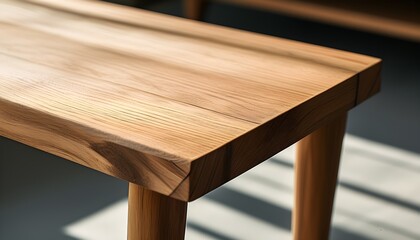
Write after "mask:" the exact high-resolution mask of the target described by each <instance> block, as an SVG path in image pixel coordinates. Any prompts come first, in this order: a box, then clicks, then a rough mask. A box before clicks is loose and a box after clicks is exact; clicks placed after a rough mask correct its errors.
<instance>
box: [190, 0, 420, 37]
mask: <svg viewBox="0 0 420 240" xmlns="http://www.w3.org/2000/svg"><path fill="white" fill-rule="evenodd" d="M193 1H197V0H190V1H188V2H186V4H190V5H191V8H192V7H193V6H194V5H195V3H193ZM207 1H208V2H211V1H216V2H226V3H232V4H238V5H244V6H251V7H256V8H260V9H265V10H268V11H274V12H279V13H282V14H287V15H291V16H297V17H301V18H305V19H310V20H316V21H321V22H325V23H328V24H336V25H340V26H345V27H351V28H356V29H362V30H365V31H370V32H375V33H380V34H384V35H389V36H392V37H398V38H404V39H408V40H412V41H417V42H418V41H420V15H419V14H418V12H419V11H420V9H419V6H420V5H419V4H418V3H416V2H413V1H411V2H410V1H398V2H397V1H363V0H357V1H351V0H349V1H334V0H294V1H290V0H207ZM187 8H188V7H187ZM195 17H196V18H200V16H195Z"/></svg>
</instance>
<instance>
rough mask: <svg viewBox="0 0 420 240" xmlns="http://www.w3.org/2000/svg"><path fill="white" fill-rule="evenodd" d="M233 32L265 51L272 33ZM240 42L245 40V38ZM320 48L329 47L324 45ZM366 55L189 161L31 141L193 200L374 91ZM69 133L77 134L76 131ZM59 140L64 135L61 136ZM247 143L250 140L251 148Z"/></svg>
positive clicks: (373, 67)
mask: <svg viewBox="0 0 420 240" xmlns="http://www.w3.org/2000/svg"><path fill="white" fill-rule="evenodd" d="M25 1H28V2H32V3H35V4H48V5H50V6H51V5H54V6H55V7H57V8H69V9H67V10H71V9H72V8H74V7H77V5H74V6H73V5H72V4H69V5H67V6H62V5H66V3H60V4H61V5H60V4H57V5H55V4H56V3H54V1H51V0H25ZM89 4H92V7H93V6H95V7H96V6H105V5H102V4H97V3H94V2H90V3H89ZM115 8H116V9H117V8H121V9H123V8H124V7H119V6H115ZM124 9H125V10H124V11H126V12H127V13H130V14H131V15H133V14H135V13H136V12H137V11H138V10H128V8H124ZM73 10H75V9H73ZM77 10H78V11H81V13H82V14H93V13H94V11H93V9H92V8H86V9H77ZM101 10H103V11H97V13H95V14H96V17H102V18H106V19H108V20H113V21H122V22H124V23H127V24H134V25H136V24H140V23H139V22H138V20H136V18H135V17H134V18H128V17H127V16H120V15H119V14H117V13H116V12H113V11H111V12H106V11H105V10H107V8H103V9H101ZM143 13H144V14H146V15H150V17H151V19H152V23H150V24H151V25H153V24H155V23H154V22H156V21H157V20H159V19H157V20H156V19H155V18H167V17H166V16H158V17H156V16H157V15H156V14H153V13H147V12H145V11H143ZM108 14H109V15H108ZM127 19H128V20H127ZM130 19H132V20H131V22H130V21H129V20H130ZM127 21H128V22H127ZM176 21H180V22H183V24H186V25H191V26H196V25H198V26H199V25H203V23H199V22H188V21H186V20H183V19H176ZM141 24H142V25H143V26H144V24H146V25H147V24H149V23H141ZM204 25H206V26H209V27H211V28H214V29H215V30H220V31H221V33H215V35H213V36H206V38H212V39H215V40H218V38H219V37H220V35H223V34H225V33H226V32H230V31H231V30H229V29H228V28H225V27H219V26H211V25H208V24H204ZM171 27H172V26H162V28H164V29H163V30H166V31H171ZM188 30H189V29H185V30H183V31H184V32H185V34H188V35H194V36H195V37H197V36H198V37H199V36H200V35H203V34H206V32H198V33H191V32H188ZM235 32H237V33H240V34H239V35H240V36H237V37H239V38H240V37H246V36H248V35H249V34H251V35H253V36H254V35H255V36H258V37H260V39H261V41H262V42H263V43H262V46H263V47H262V48H264V47H265V49H262V50H266V51H268V50H269V49H270V48H269V41H265V40H267V39H268V40H271V39H273V38H274V37H270V36H263V35H258V34H253V33H248V32H244V31H239V30H235ZM244 39H246V38H244ZM233 40H235V39H233ZM233 40H229V39H228V40H226V41H227V42H229V41H233ZM244 41H246V40H244ZM282 41H287V42H289V43H295V44H301V43H299V42H295V41H291V40H285V39H282ZM243 44H244V45H246V42H245V43H243ZM302 45H305V44H302ZM320 48H322V47H320ZM323 49H326V50H328V48H323ZM331 52H333V53H334V54H338V53H340V52H343V53H345V54H346V56H347V57H349V56H351V55H352V53H348V52H344V51H340V50H331ZM354 56H357V57H360V56H362V55H359V54H354ZM366 61H367V62H369V63H368V64H366V68H365V69H362V70H360V69H358V71H359V70H360V71H359V73H358V74H356V75H354V76H353V77H351V78H349V79H347V80H345V81H343V82H342V83H340V84H338V85H336V86H334V87H332V88H331V89H328V90H327V91H325V92H324V93H322V94H320V95H317V96H314V97H313V98H311V99H309V100H308V101H306V102H303V103H301V104H300V105H298V106H296V107H294V108H292V109H290V110H289V111H287V112H285V113H284V114H282V115H279V116H276V117H274V118H273V119H271V120H269V121H267V122H266V123H264V124H261V125H260V126H258V127H257V128H255V129H252V130H251V131H249V132H247V133H245V134H243V135H241V136H240V137H238V138H236V139H234V140H233V141H231V142H230V143H227V144H225V145H223V146H221V147H219V148H217V149H214V150H212V151H211V152H209V153H207V154H205V155H203V156H201V157H198V158H197V159H194V160H192V161H188V160H183V159H177V157H176V156H167V157H165V156H164V155H165V154H164V153H156V154H153V153H149V154H145V153H143V152H140V151H137V150H135V147H134V148H132V147H130V146H129V145H130V144H127V143H124V144H118V140H115V141H114V142H112V143H111V142H103V144H96V145H92V146H91V147H92V152H86V153H84V154H87V155H91V157H92V158H93V159H95V158H97V159H101V158H103V159H106V161H107V162H108V163H109V164H110V165H109V166H108V167H107V166H94V165H92V164H93V163H87V162H81V161H80V158H79V157H78V156H76V155H74V154H71V153H68V152H54V150H51V149H50V148H49V147H48V146H42V144H41V145H40V146H36V147H37V148H39V149H41V150H44V151H47V152H50V153H53V154H56V155H58V156H61V157H63V158H66V159H69V160H72V161H74V162H77V163H79V164H82V165H84V166H88V167H90V168H93V169H96V170H99V171H101V172H104V173H106V174H109V175H112V176H115V177H118V178H121V179H124V180H127V181H130V182H133V183H136V184H139V185H142V186H144V187H146V188H149V189H151V190H154V191H157V192H159V193H162V194H164V195H169V196H172V197H174V198H177V199H180V200H183V201H192V200H194V199H197V198H198V197H200V196H202V195H204V194H206V193H207V192H209V191H211V190H213V189H215V188H217V187H218V186H220V185H222V184H223V183H225V182H227V181H229V180H231V179H233V178H235V177H236V176H238V175H240V174H242V173H244V172H246V171H247V170H249V169H250V168H252V167H254V166H255V165H257V164H259V163H261V162H262V161H264V160H266V159H267V158H269V157H271V156H273V155H274V154H276V153H278V152H279V151H281V150H283V149H284V148H286V147H288V146H290V145H291V144H293V143H294V142H296V141H298V140H299V139H301V138H302V137H304V136H306V135H307V134H309V133H311V132H312V131H313V130H315V129H317V128H318V127H320V126H322V125H323V124H325V123H327V122H328V121H330V120H331V119H332V118H334V117H335V116H336V115H338V114H340V113H343V112H346V111H348V110H350V109H351V108H352V107H354V106H356V105H358V104H360V103H361V102H363V101H364V100H366V99H367V98H369V97H370V96H372V95H374V94H375V93H377V92H378V91H379V88H380V76H379V73H380V65H381V61H380V60H379V59H375V58H371V57H366ZM331 99H334V101H331ZM0 101H2V102H3V103H2V104H3V106H5V109H8V110H9V111H5V112H2V113H0V115H3V116H2V117H3V118H11V119H13V118H14V116H13V115H14V114H20V115H26V118H27V119H28V117H29V118H30V115H31V114H35V115H36V116H37V117H38V118H37V119H34V120H33V122H32V123H31V124H35V125H38V126H40V128H47V129H45V130H46V131H57V129H56V128H57V126H54V124H53V125H52V126H48V127H46V126H42V123H43V120H45V119H48V120H49V121H52V122H54V121H55V120H57V119H55V116H52V115H48V114H44V113H41V112H36V113H34V112H33V110H31V109H25V107H24V106H13V105H14V103H10V102H5V101H3V100H0ZM59 121H60V124H58V123H57V125H62V123H63V120H62V119H59ZM19 125H20V127H21V126H25V123H24V122H22V123H19ZM65 125H66V126H64V127H68V128H72V129H73V133H72V134H73V135H74V134H76V135H77V133H78V132H81V131H84V132H88V133H89V134H88V136H89V138H90V139H92V140H95V141H92V142H100V141H98V139H97V138H98V136H101V135H104V134H105V133H98V132H95V131H97V130H93V129H86V127H84V126H80V125H77V124H76V123H73V122H67V123H66V124H65ZM290 126H293V128H294V129H293V131H291V130H290V129H289V128H290ZM48 128H49V129H48ZM6 137H8V134H6ZM9 137H10V136H9ZM73 137H74V138H75V139H77V136H73ZM84 137H86V133H84ZM111 137H112V136H111ZM10 138H11V139H14V140H17V141H19V142H22V143H25V144H28V145H30V144H29V143H28V142H27V141H25V139H19V138H17V137H10ZM255 139H259V141H257V142H255ZM62 140H63V141H64V139H62ZM66 141H67V140H66ZM70 141H71V140H70ZM116 142H117V143H116ZM66 143H67V144H71V146H72V147H74V148H77V147H78V145H77V142H66ZM249 146H252V148H251V147H249ZM251 149H258V151H251ZM98 155H99V156H98ZM105 155H106V157H105ZM122 156H123V157H126V158H127V159H136V160H137V161H128V162H129V163H128V164H127V165H121V163H120V162H121V161H118V160H117V158H121V157H122ZM157 156H160V157H157ZM168 159H171V160H168ZM155 172H159V174H155Z"/></svg>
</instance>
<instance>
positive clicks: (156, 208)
mask: <svg viewBox="0 0 420 240" xmlns="http://www.w3.org/2000/svg"><path fill="white" fill-rule="evenodd" d="M186 221H187V203H186V202H183V201H180V200H176V199H173V198H171V197H168V196H165V195H162V194H159V193H156V192H153V191H150V190H147V189H145V188H143V187H141V186H139V185H136V184H132V183H130V184H129V193H128V231H127V232H128V237H127V239H128V240H151V239H174V240H181V239H184V235H185V227H186Z"/></svg>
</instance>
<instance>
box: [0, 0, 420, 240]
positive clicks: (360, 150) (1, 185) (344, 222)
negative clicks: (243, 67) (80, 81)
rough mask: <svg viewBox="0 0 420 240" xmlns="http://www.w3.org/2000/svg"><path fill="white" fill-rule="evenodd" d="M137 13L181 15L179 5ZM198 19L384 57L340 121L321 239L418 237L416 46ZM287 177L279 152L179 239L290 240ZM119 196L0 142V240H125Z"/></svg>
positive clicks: (252, 15)
mask: <svg viewBox="0 0 420 240" xmlns="http://www.w3.org/2000/svg"><path fill="white" fill-rule="evenodd" d="M125 1H126V3H130V0H125ZM152 2H153V1H152ZM147 8H149V9H152V10H156V11H160V12H164V13H170V14H173V15H181V7H180V2H179V1H161V2H158V3H156V2H154V3H152V4H150V5H148V6H147ZM205 21H207V22H211V23H215V24H221V25H226V26H231V27H235V28H240V29H245V30H249V31H255V32H260V33H264V34H270V35H275V36H279V37H285V38H289V39H295V40H299V41H304V42H310V43H314V44H318V45H324V46H329V47H334V48H338V49H344V50H349V51H353V52H359V53H364V54H369V55H373V56H377V57H381V58H383V59H384V69H383V85H382V91H381V93H380V94H379V95H377V96H375V97H374V98H372V99H371V100H368V101H367V102H365V103H363V104H362V105H360V106H359V107H358V108H357V109H354V110H352V111H351V112H350V115H349V123H348V129H347V132H348V134H347V135H346V139H345V144H344V152H343V160H342V163H341V169H340V173H339V185H338V189H337V196H336V201H335V211H334V215H333V228H332V232H331V239H334V240H346V239H349V240H350V239H352V240H364V239H389V240H394V239H420V228H419V227H418V223H419V222H420V137H419V136H420V124H419V123H420V68H419V66H420V62H419V60H418V59H420V44H418V43H414V42H408V41H403V40H398V39H394V38H388V37H383V36H378V35H374V34H370V33H364V32H359V31H355V30H348V29H343V28H338V27H333V26H329V25H325V24H318V23H312V22H309V21H304V20H299V19H294V18H290V17H286V16H281V15H277V14H271V13H267V12H263V11H256V10H252V9H247V8H242V7H236V6H230V5H224V4H211V5H210V6H209V9H208V11H207V12H206V14H205ZM292 180H293V148H289V149H287V150H285V151H283V152H282V153H280V154H278V155H276V156H275V157H273V158H272V159H270V160H268V161H267V162H265V163H263V164H261V165H259V166H258V167H256V168H254V169H253V170H252V171H250V172H248V173H247V174H244V175H243V176H241V177H239V178H237V179H235V180H234V181H231V182H230V183H229V184H227V185H226V186H224V187H222V188H219V189H217V190H215V191H213V192H212V193H210V194H208V195H207V196H206V197H205V198H203V199H200V200H198V201H195V202H193V203H191V204H190V207H189V213H188V230H187V239H290V236H291V235H290V216H291V209H292V204H291V203H292V190H293V186H292ZM126 195H127V185H126V184H125V183H124V182H123V181H119V180H116V179H114V178H111V177H108V176H106V175H104V174H101V173H98V172H94V171H91V170H89V169H87V168H84V167H81V166H79V165H76V164H73V163H70V162H68V161H64V160H62V159H60V158H57V157H54V156H52V155H49V154H47V153H44V152H41V151H38V150H35V149H32V148H30V147H27V146H25V145H22V144H19V143H16V142H14V141H11V140H8V139H5V138H0V239H12V240H15V239H16V240H21V239H35V240H37V239H58V240H60V239H92V240H94V239H95V240H96V239H100V240H106V239H125V232H126V208H127V206H126V205H127V203H126Z"/></svg>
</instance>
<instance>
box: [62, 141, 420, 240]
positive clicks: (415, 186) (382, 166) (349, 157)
mask: <svg viewBox="0 0 420 240" xmlns="http://www.w3.org/2000/svg"><path fill="white" fill-rule="evenodd" d="M293 156H294V147H293V146H292V147H290V148H288V149H286V150H284V151H283V152H281V153H279V154H277V155H276V156H274V157H273V158H271V159H270V160H268V161H266V162H265V163H263V164H260V165H259V166H257V167H255V168H254V169H252V170H251V171H249V172H247V173H246V174H244V175H242V176H241V177H239V178H237V179H235V180H233V181H231V182H229V183H228V184H226V185H225V186H223V187H221V188H219V189H217V190H215V191H213V192H211V193H209V194H208V195H206V196H205V197H204V198H201V199H199V200H197V201H195V202H192V203H190V205H189V209H188V226H187V234H186V239H190V240H192V239H200V240H206V239H223V240H230V239H244V240H247V239H249V240H255V239H265V240H270V239H291V232H290V227H291V222H290V217H291V209H292V200H293ZM126 219H127V199H122V200H121V201H119V202H116V203H114V204H112V205H110V206H108V207H107V208H105V209H102V210H101V211H98V212H96V213H94V214H92V215H90V216H88V217H86V218H83V219H80V220H78V221H77V222H73V223H71V224H70V225H68V226H66V227H65V228H64V231H65V233H66V234H67V235H69V236H71V237H73V238H76V239H85V240H97V239H98V240H99V239H100V240H108V239H109V240H115V239H125V238H126V237H125V236H126V225H127V220H126ZM419 223H420V155H419V154H414V153H411V152H407V151H404V150H401V149H397V148H394V147H391V146H387V145H383V144H380V143H376V142H372V141H368V140H365V139H361V138H358V137H355V136H352V135H346V137H345V142H344V152H343V157H342V162H341V166H340V173H339V183H338V188H337V195H336V199H335V210H334V215H333V229H332V233H331V234H332V235H331V239H336V240H365V239H383V240H385V239H389V240H394V239H399V240H404V239H411V240H416V239H420V228H419V227H418V224H419Z"/></svg>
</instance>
